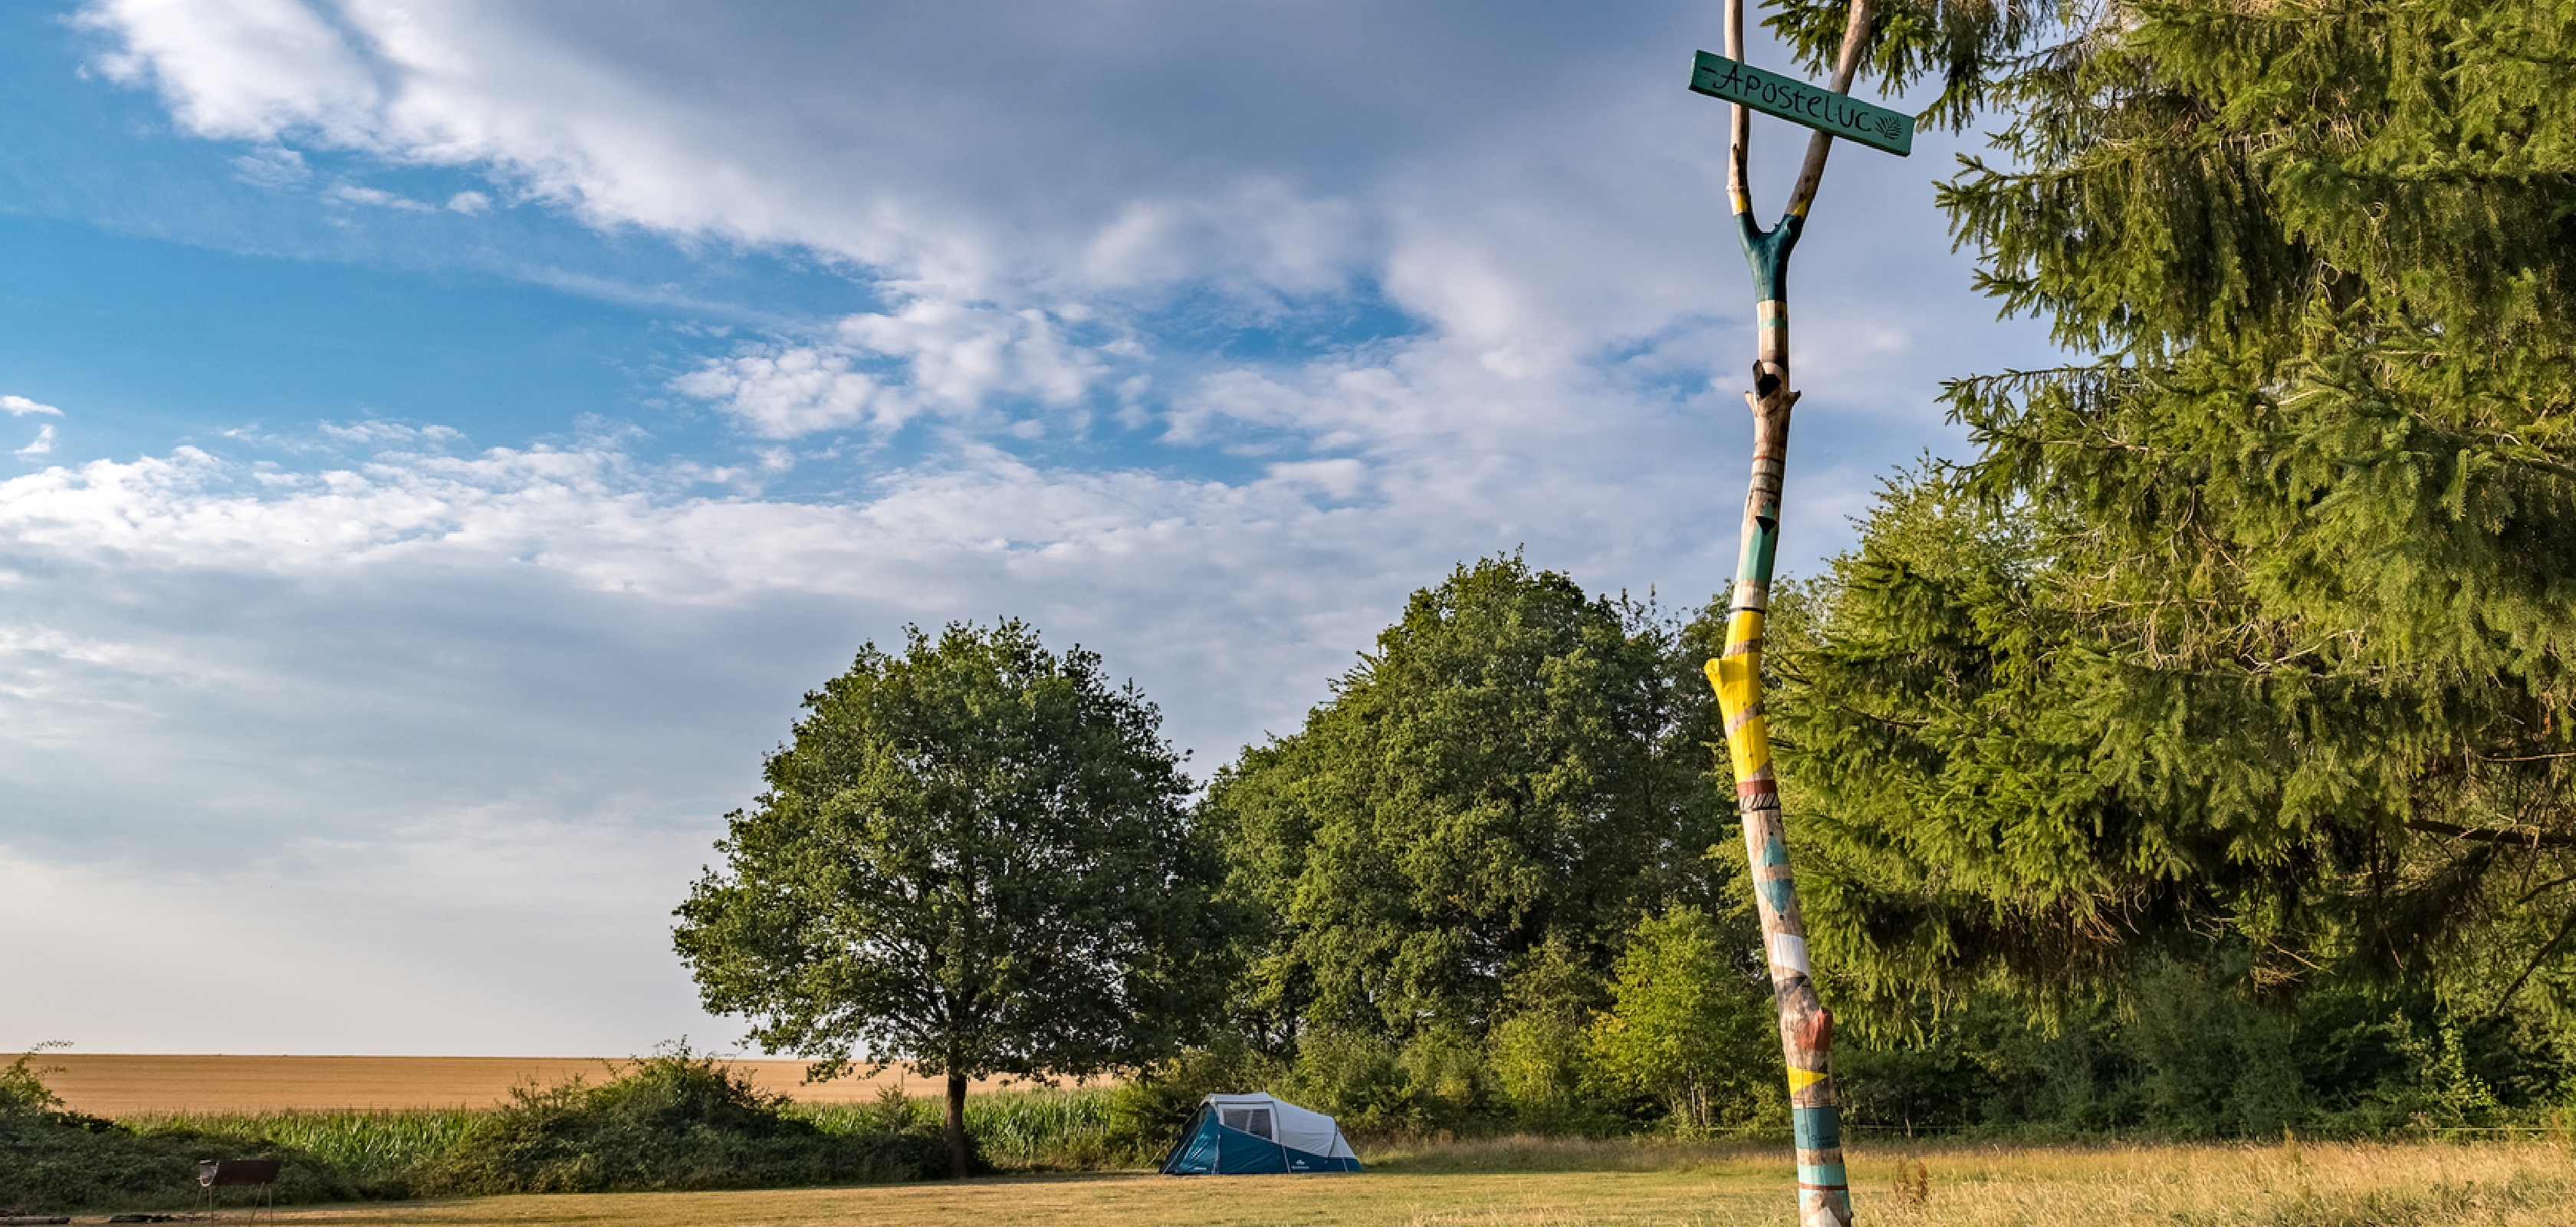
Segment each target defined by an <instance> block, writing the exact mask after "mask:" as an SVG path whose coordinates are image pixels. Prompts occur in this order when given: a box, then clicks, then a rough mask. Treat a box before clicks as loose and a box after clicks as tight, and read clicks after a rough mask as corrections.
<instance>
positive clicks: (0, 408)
mask: <svg viewBox="0 0 2576 1227" xmlns="http://www.w3.org/2000/svg"><path fill="white" fill-rule="evenodd" d="M0 413H7V414H8V415H9V416H11V417H13V418H22V417H25V416H27V415H28V414H30V413H42V414H47V415H49V416H52V417H61V416H62V415H63V411H62V410H60V409H56V408H54V407H53V406H52V405H39V404H37V403H36V402H34V401H31V400H29V399H27V398H26V397H23V396H0Z"/></svg>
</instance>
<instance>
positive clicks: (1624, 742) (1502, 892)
mask: <svg viewBox="0 0 2576 1227" xmlns="http://www.w3.org/2000/svg"><path fill="white" fill-rule="evenodd" d="M1684 655H1685V653H1683V652H1682V651H1680V650H1679V649H1678V648H1677V646H1676V643H1675V639H1674V637H1673V635H1672V634H1671V632H1670V631H1669V630H1668V629H1667V628H1665V627H1663V626H1661V625H1660V624H1658V623H1657V622H1656V621H1655V620H1654V619H1653V618H1652V617H1650V616H1649V615H1648V614H1647V612H1646V611H1644V610H1642V609H1639V608H1637V607H1634V606H1631V605H1628V604H1626V603H1624V602H1622V601H1617V600H1611V599H1607V598H1600V597H1590V596H1586V595H1585V594H1584V592H1583V591H1582V589H1580V588H1579V587H1577V586H1576V585H1575V584H1574V582H1573V581H1571V580H1569V579H1567V578H1566V577H1564V576H1562V575H1558V574H1556V573H1553V572H1547V571H1532V570H1531V569H1530V568H1529V567H1528V566H1527V565H1526V564H1524V563H1523V562H1522V561H1521V560H1520V559H1519V558H1517V557H1508V558H1494V559H1487V560H1484V561H1481V562H1478V563H1476V564H1475V565H1473V566H1461V567H1459V568H1458V569H1457V570H1456V572H1455V573H1453V574H1452V575H1451V576H1450V577H1449V578H1448V579H1447V580H1446V581H1444V582H1443V583H1441V584H1439V585H1438V586H1436V587H1432V588H1427V589H1424V590H1422V591H1419V592H1416V593H1415V594H1414V595H1413V598H1412V600H1411V601H1410V602H1409V603H1408V604H1407V605H1406V607H1405V612H1404V617H1403V619H1402V620H1401V621H1399V622H1398V623H1396V624H1395V625H1394V626H1392V627H1389V628H1388V629H1387V630H1386V631H1385V633H1383V634H1381V635H1380V636H1379V637H1378V641H1377V650H1376V651H1375V652H1374V653H1371V654H1367V655H1364V656H1363V657H1362V659H1361V661H1360V663H1359V664H1358V665H1357V666H1356V667H1354V668H1353V669H1352V670H1351V671H1350V672H1349V673H1347V674H1344V675H1343V676H1342V678H1341V679H1340V680H1339V681H1338V682H1337V683H1336V684H1335V686H1334V691H1335V693H1334V696H1333V698H1332V700H1331V701H1329V702H1327V703H1325V704H1323V705H1322V706H1319V707H1317V708H1315V709H1314V710H1313V711H1312V712H1310V713H1309V714H1308V716H1307V719H1306V723H1305V727H1304V728H1302V729H1300V730H1299V731H1298V732H1296V733H1294V734H1292V735H1290V736H1287V737H1282V738H1277V739H1274V740H1273V741H1271V742H1270V743H1268V744H1266V745H1260V746H1254V747H1251V748H1249V749H1247V750H1246V751H1245V752H1244V754H1243V757H1242V759H1241V760H1240V761H1239V762H1237V763H1236V764H1235V765H1234V766H1232V767H1230V768H1228V769H1226V770H1225V771H1222V772H1220V773H1219V774H1218V776H1217V779H1216V781H1215V783H1214V784H1213V785H1212V786H1211V788H1210V791H1209V797H1208V801H1207V810H1208V813H1209V815H1210V824H1211V826H1212V827H1214V828H1215V829H1217V830H1218V831H1220V832H1221V837H1222V838H1223V840H1224V841H1225V843H1226V846H1227V848H1228V850H1229V855H1230V859H1231V861H1232V863H1233V867H1234V868H1233V873H1234V880H1235V881H1236V882H1237V883H1239V884H1240V887H1241V889H1242V891H1243V893H1244V895H1245V897H1247V898H1248V899H1250V900H1254V901H1257V902H1258V903H1259V904H1261V905H1263V906H1264V908H1265V910H1266V912H1267V915H1268V918H1269V921H1270V923H1271V926H1272V927H1271V933H1270V937H1269V939H1268V942H1267V944H1266V945H1264V946H1263V947H1262V948H1261V950H1260V952H1259V957H1258V958H1257V959H1256V960H1255V962H1254V966H1253V974H1252V976H1251V979H1250V990H1249V993H1248V1001H1247V1003H1246V1004H1247V1006H1248V1008H1249V1009H1250V1010H1251V1012H1252V1013H1253V1015H1254V1016H1255V1022H1256V1024H1257V1025H1261V1026H1264V1027H1266V1028H1268V1029H1270V1030H1271V1031H1272V1033H1273V1034H1274V1035H1275V1036H1278V1037H1280V1038H1287V1037H1291V1036H1293V1035H1294V1034H1295V1032H1296V1030H1297V1028H1299V1027H1300V1026H1306V1025H1319V1026H1324V1027H1330V1028H1349V1029H1357V1030H1363V1031H1368V1032H1372V1033H1376V1034H1382V1035H1391V1036H1396V1037H1408V1036H1412V1035H1415V1034H1418V1033H1421V1032H1423V1031H1425V1030H1427V1029H1429V1028H1433V1027H1450V1028H1456V1029H1459V1030H1462V1031H1464V1032H1466V1033H1468V1034H1474V1035H1482V1034H1484V1032H1485V1031H1486V1029H1487V1028H1488V1027H1489V1026H1490V1025H1491V1023H1492V1022H1493V1021H1494V1016H1495V1014H1496V1012H1497V1011H1498V1009H1499V1008H1500V1007H1501V1003H1502V998H1503V988H1504V982H1505V979H1506V977H1507V975H1509V974H1511V973H1513V972H1515V971H1517V970H1520V969H1521V967H1522V965H1523V964H1524V963H1526V962H1528V961H1529V960H1531V959H1532V958H1533V957H1534V956H1535V955H1536V954H1537V953H1538V952H1540V951H1541V950H1543V949H1545V950H1549V951H1551V952H1552V954H1551V957H1555V958H1567V957H1570V958H1572V959H1574V960H1575V961H1576V962H1578V963H1580V964H1582V965H1583V966H1584V967H1586V968H1587V969H1588V970H1589V973H1590V974H1591V975H1592V976H1593V977H1595V978H1596V980H1597V979H1598V977H1600V976H1601V975H1602V974H1603V973H1605V972H1606V970H1607V968H1608V965H1609V960H1610V958H1611V956H1612V954H1613V953H1614V947H1615V944H1616V942H1617V940H1618V937H1619V935H1620V934H1622V933H1624V932H1626V931H1627V929H1628V927H1629V926H1630V925H1631V924H1632V923H1633V922H1634V921H1635V920H1636V918H1637V917H1638V916H1639V915H1640V914H1642V913H1643V912H1645V911H1647V910H1650V909H1653V908H1655V907H1657V906H1660V905H1661V904H1662V903H1664V902H1666V901H1679V902H1691V901H1699V900H1705V899H1706V898H1707V893H1708V890H1709V883H1710V879H1711V874H1712V872H1713V871H1715V872H1723V870H1722V869H1721V868H1720V867H1719V866H1717V865H1716V864H1715V863H1713V862H1711V861H1710V860H1709V859H1708V858H1707V852H1708V850H1709V848H1710V846H1711V844H1712V843H1714V842H1717V841H1719V840H1720V839H1721V838H1722V836H1721V834H1720V832H1722V831H1723V830H1724V823H1725V821H1726V820H1727V819H1728V818H1729V817H1731V814H1730V813H1729V812H1728V811H1727V809H1726V808H1725V806H1724V803H1723V801H1722V799H1720V798H1718V797H1716V796H1715V795H1714V790H1713V788H1712V787H1711V783H1710V781H1709V779H1708V778H1707V771H1708V768H1709V757H1708V752H1707V750H1706V749H1704V748H1703V745H1702V743H1703V742H1704V740H1705V739H1706V738H1708V737H1709V736H1710V735H1711V734H1712V729H1711V728H1710V725H1709V721H1708V714H1707V713H1708V699H1707V697H1706V696H1707V688H1706V687H1705V686H1704V685H1702V684H1700V683H1699V682H1698V681H1697V679H1696V677H1695V670H1694V667H1693V666H1694V665H1695V664H1696V659H1692V660H1685V659H1683V657H1684Z"/></svg>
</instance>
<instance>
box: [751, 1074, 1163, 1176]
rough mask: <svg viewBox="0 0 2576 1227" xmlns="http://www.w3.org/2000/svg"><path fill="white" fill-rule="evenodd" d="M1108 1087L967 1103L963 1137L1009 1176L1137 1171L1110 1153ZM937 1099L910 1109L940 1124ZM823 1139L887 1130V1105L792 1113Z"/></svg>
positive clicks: (1010, 1094) (990, 1096)
mask: <svg viewBox="0 0 2576 1227" xmlns="http://www.w3.org/2000/svg"><path fill="white" fill-rule="evenodd" d="M1114 1094H1115V1092H1113V1091H1111V1090H1110V1089H1109V1088H1106V1087H1077V1088H1074V1089H1072V1090H1034V1091H1004V1092H1001V1093H998V1094H994V1093H987V1094H983V1095H969V1096H967V1097H966V1132H967V1134H968V1135H969V1136H971V1137H973V1138H974V1139H975V1146H976V1149H977V1151H978V1152H979V1153H981V1154H982V1155H983V1158H984V1161H985V1162H987V1163H990V1164H992V1165H993V1166H994V1167H997V1168H1000V1169H1002V1170H1004V1171H1092V1170H1098V1169H1101V1168H1105V1167H1116V1166H1121V1165H1134V1164H1135V1163H1136V1162H1138V1161H1137V1160H1136V1159H1135V1158H1134V1156H1132V1155H1126V1154H1121V1153H1118V1152H1117V1151H1116V1149H1115V1148H1114V1147H1113V1146H1112V1145H1111V1142H1110V1136H1109V1104H1110V1099H1111V1097H1112V1096H1113V1095H1114ZM941 1110H942V1109H941V1106H940V1101H938V1100H936V1099H913V1100H908V1101H906V1105H905V1108H904V1111H906V1112H909V1113H912V1114H913V1115H914V1116H915V1117H916V1118H918V1119H919V1120H921V1121H924V1122H929V1121H935V1120H936V1119H938V1115H939V1113H940V1111H941ZM794 1111H796V1112H797V1113H798V1114H800V1115H802V1116H804V1117H805V1118H806V1119H808V1120H811V1121H813V1122H814V1123H815V1124H817V1125H819V1126H821V1127H822V1128H823V1131H824V1132H826V1133H834V1134H850V1133H857V1132H861V1131H863V1130H865V1129H868V1128H872V1127H882V1126H881V1122H883V1121H884V1120H885V1119H886V1114H887V1112H888V1111H889V1105H888V1103H884V1102H880V1103H875V1104H859V1103H837V1104H815V1105H810V1106H803V1107H799V1108H796V1109H794Z"/></svg>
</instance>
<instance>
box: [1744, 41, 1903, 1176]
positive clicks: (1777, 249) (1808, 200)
mask: <svg viewBox="0 0 2576 1227" xmlns="http://www.w3.org/2000/svg"><path fill="white" fill-rule="evenodd" d="M1869 11H1870V3H1869V0H1854V3H1853V4H1852V6H1851V12H1850V21H1849V24H1848V26H1847V27H1846V28H1845V31H1844V34H1843V44H1842V48H1841V55H1840V56H1839V57H1838V61H1837V63H1836V65H1835V69H1834V77H1833V85H1832V88H1833V90H1834V92H1835V93H1846V92H1848V91H1849V90H1850V88H1851V80H1852V75H1853V72H1854V70H1855V69H1857V68H1858V66H1859V63H1860V50H1861V45H1862V43H1863V42H1865V41H1866V38H1867V35H1868V31H1869V21H1870V12H1869ZM1726 54H1727V55H1728V56H1730V57H1732V58H1734V59H1736V60H1739V61H1740V60H1742V59H1743V58H1744V0H1727V5H1726ZM1751 118H1752V117H1751V116H1750V115H1749V114H1748V113H1747V112H1746V111H1745V109H1744V108H1743V107H1742V106H1737V107H1735V108H1734V115H1733V116H1732V123H1731V124H1730V125H1729V128H1730V136H1731V138H1732V140H1731V144H1730V147H1729V148H1728V151H1727V184H1726V186H1727V198H1728V203H1729V204H1730V205H1731V206H1733V209H1734V212H1735V223H1736V235H1737V238H1738V239H1739V240H1740V241H1741V242H1742V244H1743V247H1744V257H1745V261H1746V263H1748V264H1749V265H1751V266H1752V270H1753V285H1754V298H1755V300H1756V301H1755V305H1754V321H1755V324H1756V326H1757V328H1758V329H1759V338H1758V342H1757V346H1756V349H1755V358H1754V363H1753V390H1752V391H1750V392H1747V393H1745V394H1744V399H1745V401H1746V403H1747V404H1749V405H1750V406H1751V407H1752V409H1753V477H1752V481H1751V483H1750V488H1749V489H1747V491H1746V492H1745V497H1744V527H1743V549H1742V552H1741V553H1740V554H1739V555H1738V556H1737V559H1736V567H1735V588H1734V594H1733V596H1732V597H1731V598H1730V600H1729V601H1728V610H1727V619H1726V647H1725V649H1724V651H1723V652H1722V654H1720V655H1719V657H1718V658H1717V659H1716V660H1712V661H1710V662H1708V679H1709V682H1710V684H1711V685H1713V686H1715V687H1716V688H1717V701H1718V709H1719V711H1720V712H1721V713H1722V714H1723V716H1724V718H1725V721H1726V748H1727V756H1728V758H1729V759H1730V760H1731V765H1732V766H1733V767H1734V770H1735V804H1736V809H1737V811H1738V812H1739V813H1740V814H1741V815H1742V817H1743V821H1744V853H1745V857H1746V859H1747V861H1748V862H1749V863H1750V865H1751V867H1752V876H1753V883H1754V895H1755V897H1756V899H1757V900H1758V906H1759V908H1760V911H1761V920H1762V947H1763V953H1764V956H1765V957H1766V959H1767V960H1768V962H1769V964H1770V968H1771V986H1772V990H1773V993H1774V994H1775V997H1776V999H1777V1002H1778V1004H1779V1009H1780V1050H1781V1055H1782V1057H1783V1059H1784V1060H1785V1062H1786V1064H1787V1066H1788V1074H1789V1119H1790V1127H1791V1130H1792V1131H1793V1133H1794V1134H1795V1135H1796V1144H1797V1150H1798V1222H1799V1223H1800V1224H1801V1227H1851V1221H1852V1205H1851V1182H1850V1179H1849V1177H1848V1176H1847V1175H1846V1173H1845V1171H1844V1167H1843V1150H1842V1108H1841V1106H1840V1105H1841V1101H1840V1099H1839V1098H1838V1097H1837V1096H1836V1094H1835V1090H1834V1075H1833V1044H1834V1018H1833V1015H1832V1013H1830V1012H1829V1011H1827V1010H1826V1009H1825V1006H1824V1003H1823V1002H1822V1001H1821V1000H1819V999H1818V998H1817V996H1816V984H1815V971H1814V968H1813V967H1812V966H1811V965H1810V964H1809V962H1808V958H1807V926H1806V921H1805V919H1804V918H1803V917H1802V916H1801V915H1800V914H1799V911H1798V887H1797V881H1796V879H1795V878H1794V877H1793V876H1792V875H1791V873H1790V870H1789V845H1788V836H1787V830H1786V828H1785V827H1784V826H1783V825H1782V824H1781V820H1780V785H1779V780H1778V778H1777V777H1776V776H1775V775H1774V774H1773V772H1772V768H1771V738H1770V729H1769V725H1768V722H1767V720H1766V718H1765V715H1764V712H1763V707H1762V630H1763V622H1764V620H1765V619H1766V618H1768V617H1769V616H1770V611H1771V566H1772V560H1773V558H1774V557H1775V556H1776V555H1777V553H1778V550H1779V536H1780V492H1781V482H1782V478H1783V476H1784V475H1785V474H1786V472H1787V467H1788V459H1789V411H1790V409H1791V408H1792V407H1794V406H1795V405H1796V404H1797V403H1798V394H1797V392H1795V391H1793V390H1791V388H1790V387H1789V253H1790V252H1791V251H1792V250H1793V249H1794V248H1795V247H1796V246H1797V243H1798V235H1799V233H1800V231H1802V230H1803V229H1804V228H1805V226H1806V220H1807V209H1808V207H1809V206H1810V205H1812V204H1813V203H1814V201H1815V195H1816V189H1817V187H1818V186H1819V185H1820V184H1821V183H1822V182H1823V180H1824V173H1825V153H1826V150H1827V149H1829V148H1830V147H1831V146H1832V143H1833V142H1832V138H1830V137H1827V136H1826V135H1824V134H1823V133H1821V132H1819V133H1816V134H1815V135H1814V137H1813V138H1812V139H1811V140H1810V141H1809V142H1808V145H1807V157H1806V162H1805V165H1804V166H1803V167H1801V168H1800V172H1799V175H1798V182H1797V186H1796V187H1795V188H1794V189H1793V190H1792V191H1791V193H1790V197H1789V208H1788V211H1787V213H1786V215H1785V216H1783V217H1782V218H1781V219H1780V224H1779V225H1778V226H1775V227H1773V228H1772V229H1770V230H1768V231H1766V230H1764V229H1762V228H1761V226H1759V225H1757V224H1756V223H1755V222H1754V220H1753V201H1752V188H1751V185H1750V183H1749V182H1748V180H1747V170H1746V165H1745V163H1746V160H1747V159H1746V154H1747V146H1748V145H1750V144H1751V142H1752V122H1751Z"/></svg>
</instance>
